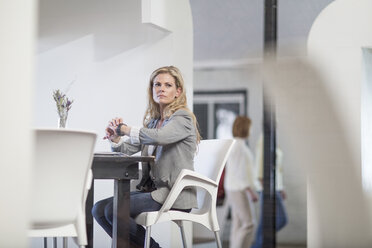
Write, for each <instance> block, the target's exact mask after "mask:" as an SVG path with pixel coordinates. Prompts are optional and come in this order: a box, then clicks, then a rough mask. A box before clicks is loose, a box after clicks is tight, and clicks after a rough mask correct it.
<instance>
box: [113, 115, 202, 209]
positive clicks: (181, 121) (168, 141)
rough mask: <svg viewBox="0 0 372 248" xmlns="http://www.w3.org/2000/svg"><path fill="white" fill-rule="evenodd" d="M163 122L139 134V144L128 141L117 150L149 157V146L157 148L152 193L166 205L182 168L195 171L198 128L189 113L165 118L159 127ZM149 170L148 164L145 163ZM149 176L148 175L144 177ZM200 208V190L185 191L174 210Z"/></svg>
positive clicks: (150, 126)
mask: <svg viewBox="0 0 372 248" xmlns="http://www.w3.org/2000/svg"><path fill="white" fill-rule="evenodd" d="M158 121H159V120H151V121H150V123H149V125H148V126H147V128H141V129H140V132H139V140H140V144H139V145H134V144H131V143H130V141H129V140H128V141H126V142H124V143H123V144H122V145H121V146H120V147H118V148H113V150H114V151H121V152H123V153H126V154H128V155H129V154H133V153H136V152H138V151H139V150H141V151H142V154H143V155H149V154H147V150H148V145H154V146H156V150H155V163H153V164H150V165H149V166H150V168H151V171H150V176H151V180H152V181H153V183H154V185H155V190H154V191H152V192H151V196H152V198H153V199H154V200H155V201H157V202H159V203H161V204H163V203H164V201H165V199H166V197H167V196H168V194H169V191H170V189H171V188H172V186H173V184H174V182H175V181H176V179H177V176H178V174H179V173H180V171H181V170H182V169H189V170H194V155H195V152H196V149H197V137H196V130H195V125H194V123H193V121H192V118H191V116H190V114H189V113H188V112H187V111H186V110H182V109H181V110H178V111H176V112H175V113H174V114H173V115H172V116H170V117H169V118H168V119H165V120H164V122H163V124H162V127H161V128H158V129H157V128H156V124H157V123H158ZM143 166H144V168H146V166H147V165H146V164H143ZM143 176H146V175H143ZM194 207H197V200H196V189H195V188H194V187H192V188H186V189H184V190H183V191H182V192H181V194H180V195H179V197H178V198H177V200H176V202H175V203H174V205H173V208H177V209H190V208H194Z"/></svg>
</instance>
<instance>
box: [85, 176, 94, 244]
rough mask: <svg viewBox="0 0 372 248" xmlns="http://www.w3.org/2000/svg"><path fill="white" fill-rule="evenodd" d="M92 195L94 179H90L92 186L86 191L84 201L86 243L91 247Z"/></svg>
mask: <svg viewBox="0 0 372 248" xmlns="http://www.w3.org/2000/svg"><path fill="white" fill-rule="evenodd" d="M93 196H94V180H92V186H91V188H90V190H89V192H88V196H87V200H86V203H85V218H86V227H87V238H88V245H87V246H86V247H87V248H93V216H92V212H91V211H92V207H93Z"/></svg>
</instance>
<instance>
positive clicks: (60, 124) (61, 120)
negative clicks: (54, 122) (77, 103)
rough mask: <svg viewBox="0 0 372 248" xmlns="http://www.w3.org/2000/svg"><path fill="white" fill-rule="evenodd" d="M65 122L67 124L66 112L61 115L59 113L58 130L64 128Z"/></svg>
mask: <svg viewBox="0 0 372 248" xmlns="http://www.w3.org/2000/svg"><path fill="white" fill-rule="evenodd" d="M66 122H67V111H64V112H63V113H60V115H59V118H58V127H59V128H66Z"/></svg>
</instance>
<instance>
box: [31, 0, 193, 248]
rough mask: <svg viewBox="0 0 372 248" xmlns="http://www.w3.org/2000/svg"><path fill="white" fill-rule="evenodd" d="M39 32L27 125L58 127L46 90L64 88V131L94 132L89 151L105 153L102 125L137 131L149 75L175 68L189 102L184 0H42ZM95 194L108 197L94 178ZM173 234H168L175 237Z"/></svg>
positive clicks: (105, 185)
mask: <svg viewBox="0 0 372 248" xmlns="http://www.w3.org/2000/svg"><path fill="white" fill-rule="evenodd" d="M39 29H40V32H39V42H38V47H39V54H38V56H37V75H36V81H37V84H36V90H35V98H34V111H35V119H34V126H37V127H56V126H57V119H58V116H57V113H56V107H55V103H54V100H53V99H52V92H53V90H55V89H61V90H65V89H66V88H68V87H69V91H68V92H67V96H68V97H69V98H72V99H74V102H73V104H72V108H71V110H70V112H69V117H68V120H67V127H68V128H77V129H88V130H93V131H95V132H97V133H98V136H99V138H98V141H97V144H96V151H103V150H106V151H108V150H110V147H109V145H108V143H107V141H104V140H103V139H102V137H103V136H104V129H105V127H106V125H107V123H108V121H109V120H110V119H111V118H113V117H116V116H122V117H123V119H124V122H126V123H128V124H129V125H137V126H141V125H142V119H143V114H144V111H145V108H146V98H147V91H146V89H147V86H148V79H149V76H150V74H151V72H152V71H153V70H155V69H156V68H158V67H160V66H164V65H175V66H177V67H179V68H180V70H181V71H182V72H183V76H184V79H185V83H186V89H187V96H188V98H189V102H192V92H193V71H192V54H193V52H192V51H193V46H192V38H193V37H192V19H191V11H190V6H189V2H188V1H187V0H179V1H177V2H175V1H172V0H161V1H160V0H157V1H153V0H152V1H150V0H143V1H142V2H141V1H138V0H126V1H121V0H108V1H98V0H95V1H91V0H68V1H63V0H55V1H49V0H41V1H40V8H39ZM71 82H73V84H72V85H70V83H71ZM191 107H192V106H191ZM95 190H96V196H95V197H96V200H97V199H100V198H103V197H107V196H109V194H110V192H112V184H111V182H107V181H99V182H97V183H96V188H95ZM165 228H168V229H170V230H169V231H168V232H167V235H163V237H162V242H164V245H163V246H165V247H169V246H170V243H171V242H172V240H171V236H170V235H168V233H170V232H173V229H171V228H170V226H168V227H165ZM175 231H176V232H177V233H176V234H175V235H172V236H173V237H174V236H176V237H179V235H178V230H175ZM154 232H156V231H155V230H154ZM163 234H164V232H163ZM109 242H110V241H109V239H108V238H107V236H106V234H104V233H103V230H102V229H101V228H95V244H96V246H95V247H109Z"/></svg>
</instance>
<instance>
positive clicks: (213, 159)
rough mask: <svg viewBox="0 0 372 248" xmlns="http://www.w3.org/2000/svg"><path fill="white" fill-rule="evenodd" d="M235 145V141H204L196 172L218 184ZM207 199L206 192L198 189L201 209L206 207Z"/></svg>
mask: <svg viewBox="0 0 372 248" xmlns="http://www.w3.org/2000/svg"><path fill="white" fill-rule="evenodd" d="M234 143H235V140H233V139H210V140H202V141H201V142H200V144H199V147H198V152H197V154H196V155H195V158H194V170H195V171H196V172H198V173H200V174H202V175H204V176H206V177H208V178H210V179H212V180H213V181H215V182H216V183H217V184H218V183H219V181H220V178H221V174H222V171H223V168H224V167H225V164H226V161H227V158H228V156H229V154H230V152H231V149H232V147H233V145H234ZM206 197H207V196H206V195H205V192H204V191H202V190H199V189H198V205H199V208H203V207H202V206H204V205H205V203H206V200H207V198H206ZM208 204H209V201H208Z"/></svg>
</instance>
